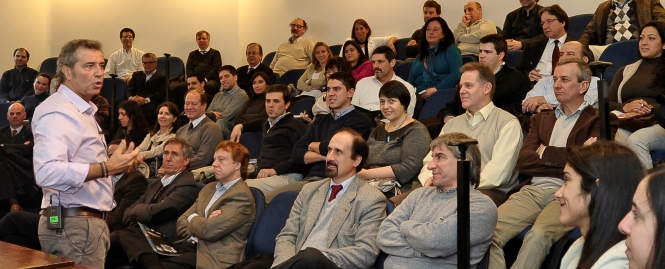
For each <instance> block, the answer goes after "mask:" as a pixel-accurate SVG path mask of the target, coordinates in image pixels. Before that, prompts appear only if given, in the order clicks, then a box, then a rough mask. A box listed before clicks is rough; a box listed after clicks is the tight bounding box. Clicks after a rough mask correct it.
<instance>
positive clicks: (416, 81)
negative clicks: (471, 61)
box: [408, 45, 462, 93]
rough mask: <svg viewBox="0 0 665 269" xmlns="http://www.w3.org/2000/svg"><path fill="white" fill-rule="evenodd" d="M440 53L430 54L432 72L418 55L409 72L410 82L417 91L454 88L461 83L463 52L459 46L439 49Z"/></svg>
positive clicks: (429, 61) (428, 63)
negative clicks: (461, 52)
mask: <svg viewBox="0 0 665 269" xmlns="http://www.w3.org/2000/svg"><path fill="white" fill-rule="evenodd" d="M439 50H440V49H439V48H436V51H438V53H435V54H434V55H432V53H430V54H429V55H428V58H431V59H426V60H427V67H428V68H429V70H430V72H428V71H427V70H426V69H425V63H424V62H423V59H420V55H419V57H416V59H415V60H414V61H413V65H412V67H411V72H410V73H409V79H408V81H409V83H411V85H413V86H414V87H416V92H417V93H419V92H421V91H424V90H427V89H429V88H432V87H434V88H436V90H437V91H438V90H442V89H448V88H454V87H455V85H457V83H459V80H460V77H461V76H462V73H460V68H461V67H462V54H460V51H459V50H458V49H457V47H455V46H453V45H450V46H448V48H446V50H444V51H439Z"/></svg>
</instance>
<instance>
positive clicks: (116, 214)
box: [106, 171, 148, 232]
mask: <svg viewBox="0 0 665 269" xmlns="http://www.w3.org/2000/svg"><path fill="white" fill-rule="evenodd" d="M147 188H148V180H146V178H145V177H144V176H143V174H141V173H140V172H138V171H134V172H131V173H125V174H124V175H123V176H122V177H121V178H120V180H119V181H118V182H117V183H115V187H114V190H113V200H114V201H115V202H116V203H117V205H116V206H115V208H114V209H113V210H111V213H110V214H109V216H108V218H107V219H106V224H107V225H108V226H109V232H113V231H116V230H120V229H122V228H125V225H123V224H122V215H123V214H124V213H125V210H126V209H127V208H128V207H129V206H130V205H132V204H134V203H135V202H136V201H137V200H138V199H139V198H141V195H142V194H143V193H145V191H146V189H147Z"/></svg>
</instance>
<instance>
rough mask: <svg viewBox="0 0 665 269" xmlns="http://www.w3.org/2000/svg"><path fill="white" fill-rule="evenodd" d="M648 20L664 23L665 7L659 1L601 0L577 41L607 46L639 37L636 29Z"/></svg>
mask: <svg viewBox="0 0 665 269" xmlns="http://www.w3.org/2000/svg"><path fill="white" fill-rule="evenodd" d="M651 21H662V22H665V9H663V5H661V4H660V0H635V1H627V0H616V1H603V2H602V3H600V5H598V8H597V9H596V12H594V13H593V18H592V19H591V21H590V22H589V24H587V26H586V29H584V32H583V33H582V36H581V37H580V40H579V41H580V42H582V44H586V45H598V46H607V45H611V44H612V43H616V42H620V41H624V40H630V39H638V38H639V37H640V31H639V30H640V29H642V27H644V25H646V24H647V23H648V22H651Z"/></svg>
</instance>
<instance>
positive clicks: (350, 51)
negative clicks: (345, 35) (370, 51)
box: [342, 40, 374, 82]
mask: <svg viewBox="0 0 665 269" xmlns="http://www.w3.org/2000/svg"><path fill="white" fill-rule="evenodd" d="M342 51H343V52H344V56H343V57H344V60H346V61H347V62H349V64H350V65H351V75H353V78H354V79H355V80H356V82H358V81H360V80H361V79H363V78H366V77H369V76H371V75H372V74H374V72H373V71H374V70H373V69H372V62H371V61H370V60H369V59H368V58H367V55H365V53H363V51H362V48H361V47H360V44H358V42H356V41H353V40H349V41H346V42H344V46H342Z"/></svg>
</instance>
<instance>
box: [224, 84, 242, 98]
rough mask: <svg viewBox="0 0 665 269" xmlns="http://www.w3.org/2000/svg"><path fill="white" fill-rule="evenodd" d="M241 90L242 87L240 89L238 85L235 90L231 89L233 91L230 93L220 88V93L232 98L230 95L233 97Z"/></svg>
mask: <svg viewBox="0 0 665 269" xmlns="http://www.w3.org/2000/svg"><path fill="white" fill-rule="evenodd" d="M239 90H240V87H239V86H238V85H235V86H234V87H233V88H231V89H230V90H228V91H225V90H224V89H222V88H220V91H221V92H222V93H224V96H230V95H233V94H234V93H236V92H237V91H239Z"/></svg>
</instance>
